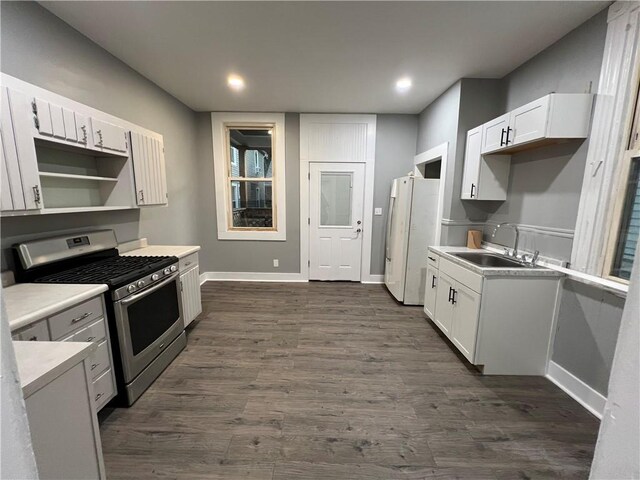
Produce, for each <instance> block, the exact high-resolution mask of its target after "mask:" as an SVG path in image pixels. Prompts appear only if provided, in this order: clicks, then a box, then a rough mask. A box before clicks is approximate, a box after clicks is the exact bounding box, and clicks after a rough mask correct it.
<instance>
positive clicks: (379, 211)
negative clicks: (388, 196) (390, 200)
mask: <svg viewBox="0 0 640 480" xmlns="http://www.w3.org/2000/svg"><path fill="white" fill-rule="evenodd" d="M373 214H374V215H382V209H381V208H375V209H374V210H373Z"/></svg>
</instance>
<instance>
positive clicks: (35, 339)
mask: <svg viewBox="0 0 640 480" xmlns="http://www.w3.org/2000/svg"><path fill="white" fill-rule="evenodd" d="M37 340H38V337H36V336H35V335H34V336H33V337H30V338H29V341H30V342H35V341H37Z"/></svg>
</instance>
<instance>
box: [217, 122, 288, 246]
mask: <svg viewBox="0 0 640 480" xmlns="http://www.w3.org/2000/svg"><path fill="white" fill-rule="evenodd" d="M211 119H212V128H213V150H214V168H215V188H216V214H217V225H218V238H219V239H221V240H285V239H286V225H285V221H286V216H285V171H284V170H285V157H284V154H285V152H284V150H285V149H284V114H262V113H260V114H250V113H213V114H212V117H211Z"/></svg>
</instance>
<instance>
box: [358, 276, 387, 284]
mask: <svg viewBox="0 0 640 480" xmlns="http://www.w3.org/2000/svg"><path fill="white" fill-rule="evenodd" d="M360 283H367V284H379V283H384V275H373V274H372V275H369V276H368V277H367V278H363V279H362V280H361V282H360Z"/></svg>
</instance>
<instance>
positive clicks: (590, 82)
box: [487, 9, 607, 260]
mask: <svg viewBox="0 0 640 480" xmlns="http://www.w3.org/2000/svg"><path fill="white" fill-rule="evenodd" d="M606 20H607V10H606V9H605V10H603V11H602V12H600V13H599V14H597V15H595V16H594V17H592V18H591V19H590V20H588V21H587V22H585V23H584V24H582V25H580V26H579V27H578V28H576V29H575V30H573V31H572V32H570V33H569V34H567V35H566V36H565V37H563V38H562V39H560V40H559V41H558V42H556V43H555V44H553V45H551V46H550V47H549V48H547V49H546V50H544V51H543V52H541V53H540V54H538V55H536V56H535V57H533V58H532V59H530V60H529V61H527V62H526V63H524V64H523V65H521V66H520V67H519V68H517V69H516V70H514V71H513V72H511V73H510V74H509V75H507V76H506V77H505V78H504V79H503V84H504V93H505V102H506V104H505V109H504V111H509V110H512V109H514V108H516V107H519V106H521V105H524V104H525V103H527V102H530V101H532V100H535V99H536V98H539V97H542V96H544V95H546V94H548V93H551V92H557V93H580V92H588V91H589V89H590V88H591V91H593V92H595V91H596V89H597V86H598V79H599V75H600V65H601V63H602V54H603V51H604V41H605V36H606V32H607V22H606ZM501 113H503V112H501ZM588 143H589V142H588V140H584V141H572V142H569V143H565V144H560V145H555V146H549V147H544V148H539V149H535V150H530V151H527V152H521V153H518V154H515V155H513V156H512V158H511V172H510V175H509V188H508V191H507V201H505V202H501V204H500V205H499V207H498V208H497V210H495V212H494V213H491V212H490V210H487V212H488V213H490V215H489V218H488V221H490V222H495V223H499V222H515V223H520V224H525V225H536V226H542V227H556V228H562V229H574V228H575V223H576V217H577V214H578V203H579V199H580V190H581V188H582V175H583V173H584V167H585V162H586V157H587V149H588ZM541 237H542V236H541V235H539V234H531V233H529V232H523V235H522V239H523V246H524V247H525V248H527V249H528V250H540V251H541V253H542V254H544V255H548V256H551V257H554V258H561V259H563V260H569V259H570V255H571V239H570V238H569V239H567V238H563V237H554V238H541Z"/></svg>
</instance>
